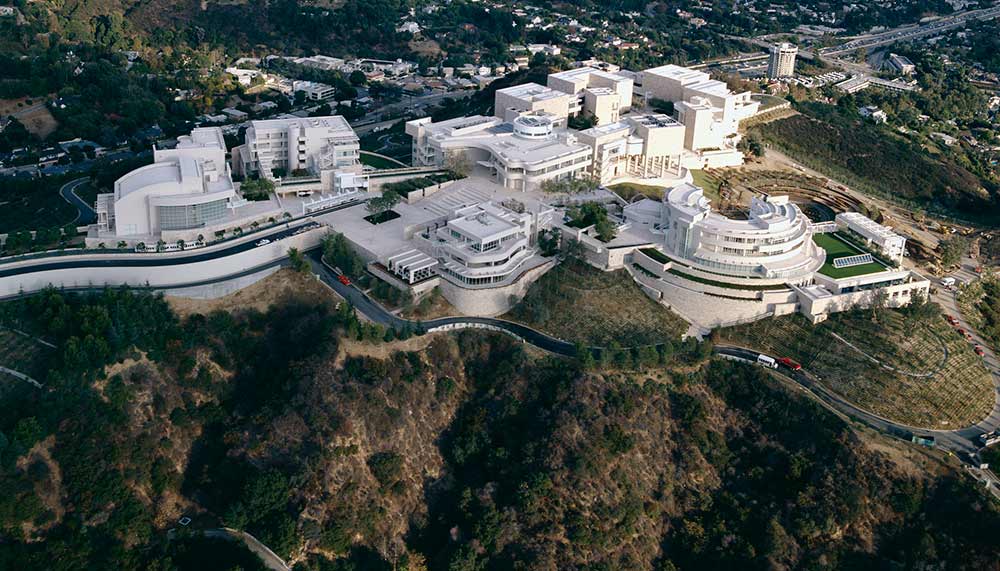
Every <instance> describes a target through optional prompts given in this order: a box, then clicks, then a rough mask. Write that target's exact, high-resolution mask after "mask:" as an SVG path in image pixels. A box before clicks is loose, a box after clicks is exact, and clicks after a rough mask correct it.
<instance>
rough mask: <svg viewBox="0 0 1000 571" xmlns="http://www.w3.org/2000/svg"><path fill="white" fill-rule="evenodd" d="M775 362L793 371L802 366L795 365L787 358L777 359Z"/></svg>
mask: <svg viewBox="0 0 1000 571" xmlns="http://www.w3.org/2000/svg"><path fill="white" fill-rule="evenodd" d="M777 361H778V362H779V363H781V364H782V365H784V366H786V367H788V368H789V369H791V370H793V371H798V370H799V369H801V368H802V365H800V364H798V363H796V362H795V361H793V360H791V359H789V358H788V357H778V359H777Z"/></svg>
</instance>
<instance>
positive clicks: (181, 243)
mask: <svg viewBox="0 0 1000 571" xmlns="http://www.w3.org/2000/svg"><path fill="white" fill-rule="evenodd" d="M185 245H186V244H185V242H184V240H178V241H177V247H178V248H180V249H181V250H183V249H184V246H185Z"/></svg>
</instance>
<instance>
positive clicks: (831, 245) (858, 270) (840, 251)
mask: <svg viewBox="0 0 1000 571" xmlns="http://www.w3.org/2000/svg"><path fill="white" fill-rule="evenodd" d="M813 242H815V243H816V245H817V246H819V247H820V248H823V249H824V250H826V263H825V264H823V267H822V268H820V269H819V273H821V274H823V275H824V276H828V277H831V278H833V279H840V278H852V277H855V276H863V275H866V274H874V273H878V272H884V271H885V270H887V269H888V267H887V266H886V265H885V264H883V263H881V262H879V261H873V262H869V263H867V264H860V265H857V266H849V267H846V268H837V267H835V266H834V265H833V261H834V260H836V259H838V258H846V257H848V256H857V255H860V254H870V253H871V252H868V251H865V250H862V249H861V248H858V247H857V246H855V245H853V244H851V243H850V242H848V241H847V239H846V238H844V237H843V236H841V235H840V233H839V232H832V233H830V234H813Z"/></svg>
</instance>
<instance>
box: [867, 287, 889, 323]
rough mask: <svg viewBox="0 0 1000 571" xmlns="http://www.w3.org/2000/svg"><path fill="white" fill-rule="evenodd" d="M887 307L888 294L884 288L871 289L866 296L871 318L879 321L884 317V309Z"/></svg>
mask: <svg viewBox="0 0 1000 571" xmlns="http://www.w3.org/2000/svg"><path fill="white" fill-rule="evenodd" d="M888 307H889V294H888V292H886V291H885V289H876V290H872V292H871V294H870V295H869V296H868V314H869V315H870V316H871V320H872V321H874V322H876V323H881V322H882V320H884V319H885V314H886V309H887V308H888Z"/></svg>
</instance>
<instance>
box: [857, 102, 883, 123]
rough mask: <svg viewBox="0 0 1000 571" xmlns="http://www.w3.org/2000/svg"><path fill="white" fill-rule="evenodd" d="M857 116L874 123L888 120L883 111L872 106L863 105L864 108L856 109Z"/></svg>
mask: <svg viewBox="0 0 1000 571" xmlns="http://www.w3.org/2000/svg"><path fill="white" fill-rule="evenodd" d="M858 114H859V115H861V116H862V117H864V118H865V119H871V120H872V121H873V122H875V123H885V122H886V121H888V120H889V116H888V115H886V113H885V111H882V110H881V109H879V108H878V107H875V106H874V105H865V106H864V107H859V108H858Z"/></svg>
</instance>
